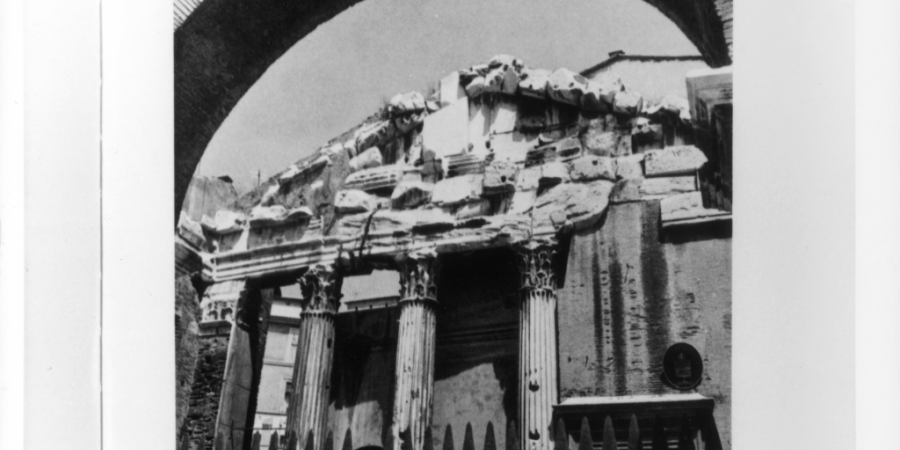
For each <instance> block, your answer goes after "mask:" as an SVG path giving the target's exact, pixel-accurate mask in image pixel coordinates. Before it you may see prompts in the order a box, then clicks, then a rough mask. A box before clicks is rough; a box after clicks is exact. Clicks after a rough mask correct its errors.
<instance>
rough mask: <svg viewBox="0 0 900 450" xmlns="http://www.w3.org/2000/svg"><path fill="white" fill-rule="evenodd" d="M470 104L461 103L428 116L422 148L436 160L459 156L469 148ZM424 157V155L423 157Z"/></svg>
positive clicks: (424, 127) (466, 102)
mask: <svg viewBox="0 0 900 450" xmlns="http://www.w3.org/2000/svg"><path fill="white" fill-rule="evenodd" d="M468 135H469V102H468V101H465V102H463V101H460V102H456V103H453V104H450V105H448V106H447V107H445V108H443V109H441V110H440V111H438V112H436V113H434V114H430V115H428V117H426V118H425V124H424V126H423V127H422V146H423V147H424V148H425V149H427V150H431V151H433V152H434V154H435V158H437V159H442V158H443V157H444V156H446V155H453V154H458V153H461V152H463V151H464V150H466V148H468V146H469V138H468ZM423 157H424V155H423Z"/></svg>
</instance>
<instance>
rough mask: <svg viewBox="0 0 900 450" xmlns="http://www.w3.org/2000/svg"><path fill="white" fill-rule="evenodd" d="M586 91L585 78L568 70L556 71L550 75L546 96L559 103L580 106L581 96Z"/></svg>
mask: <svg viewBox="0 0 900 450" xmlns="http://www.w3.org/2000/svg"><path fill="white" fill-rule="evenodd" d="M586 89H587V79H586V78H584V77H583V76H581V75H579V74H577V73H575V72H572V71H571V70H569V69H557V70H556V72H553V74H552V75H550V82H549V83H548V85H547V94H548V95H549V96H550V98H551V99H553V100H556V101H558V102H560V103H567V104H569V105H574V106H580V105H581V96H582V94H584V91H585V90H586Z"/></svg>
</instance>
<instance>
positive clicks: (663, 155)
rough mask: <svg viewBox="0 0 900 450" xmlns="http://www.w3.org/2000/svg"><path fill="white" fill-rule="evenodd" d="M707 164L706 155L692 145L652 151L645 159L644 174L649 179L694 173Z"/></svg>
mask: <svg viewBox="0 0 900 450" xmlns="http://www.w3.org/2000/svg"><path fill="white" fill-rule="evenodd" d="M705 163H706V155H704V154H703V152H702V151H701V150H700V149H698V148H697V147H694V146H692V145H683V146H678V147H669V148H666V149H664V150H652V151H649V152H647V153H646V156H645V157H644V174H645V175H646V176H648V177H656V176H670V175H680V174H689V173H693V172H694V171H696V170H697V169H699V168H700V167H701V166H703V164H705Z"/></svg>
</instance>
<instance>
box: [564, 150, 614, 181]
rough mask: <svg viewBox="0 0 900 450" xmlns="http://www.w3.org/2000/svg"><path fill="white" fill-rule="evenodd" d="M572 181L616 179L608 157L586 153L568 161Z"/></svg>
mask: <svg viewBox="0 0 900 450" xmlns="http://www.w3.org/2000/svg"><path fill="white" fill-rule="evenodd" d="M569 176H570V177H571V178H572V181H582V182H583V181H593V180H598V179H603V180H609V181H616V173H615V169H614V168H613V161H612V159H611V158H609V157H603V156H594V155H586V156H582V157H580V158H578V159H575V160H573V161H572V162H570V163H569Z"/></svg>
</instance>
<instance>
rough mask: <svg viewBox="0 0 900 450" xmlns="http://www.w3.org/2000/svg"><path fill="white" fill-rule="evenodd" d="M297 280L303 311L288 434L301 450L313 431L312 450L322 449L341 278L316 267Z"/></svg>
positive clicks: (326, 420)
mask: <svg viewBox="0 0 900 450" xmlns="http://www.w3.org/2000/svg"><path fill="white" fill-rule="evenodd" d="M299 281H300V289H301V291H302V293H303V310H302V312H301V313H300V330H299V331H300V332H299V336H298V342H297V357H296V358H295V360H294V374H293V377H292V383H293V386H294V390H293V392H292V393H291V398H290V402H289V404H288V417H287V434H288V436H290V433H296V435H297V439H296V442H297V443H298V448H300V449H304V448H306V439H307V438H308V437H309V434H310V432H312V434H313V443H314V446H313V448H314V449H315V450H323V449H324V448H325V447H324V446H325V434H326V432H327V431H326V428H327V426H328V399H329V394H330V392H331V368H332V362H333V360H334V320H335V316H336V315H337V310H338V307H339V306H340V297H341V282H342V277H341V275H340V274H339V273H337V272H336V271H335V268H334V267H333V266H324V265H316V266H313V267H311V268H310V269H309V270H308V271H307V272H306V274H304V275H303V277H301V278H300V280H299ZM290 450H296V449H290Z"/></svg>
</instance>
